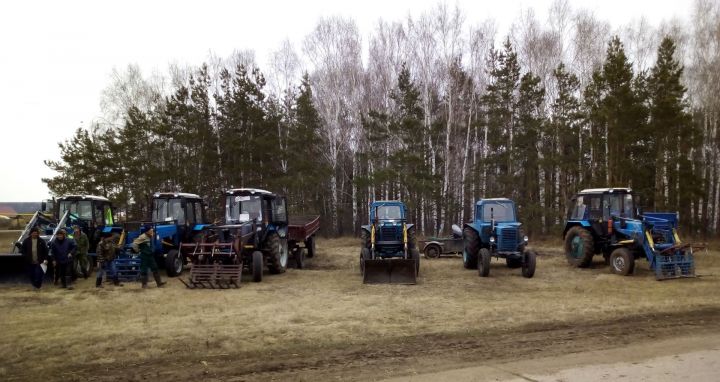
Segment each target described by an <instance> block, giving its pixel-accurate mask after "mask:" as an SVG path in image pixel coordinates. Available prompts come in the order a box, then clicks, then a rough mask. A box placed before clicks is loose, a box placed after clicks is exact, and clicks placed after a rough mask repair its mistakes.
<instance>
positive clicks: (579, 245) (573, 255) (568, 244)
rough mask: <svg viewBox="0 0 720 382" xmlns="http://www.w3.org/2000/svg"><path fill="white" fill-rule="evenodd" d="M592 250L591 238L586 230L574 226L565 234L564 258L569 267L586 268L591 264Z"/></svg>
mask: <svg viewBox="0 0 720 382" xmlns="http://www.w3.org/2000/svg"><path fill="white" fill-rule="evenodd" d="M594 250H595V248H594V245H593V238H592V235H591V234H590V232H588V230H586V229H584V228H582V227H578V226H576V227H572V228H570V230H569V231H568V232H567V234H565V257H566V258H567V260H568V263H570V265H573V266H576V267H578V268H587V267H588V266H590V263H592V258H593V252H594Z"/></svg>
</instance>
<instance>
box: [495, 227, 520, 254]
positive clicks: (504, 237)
mask: <svg viewBox="0 0 720 382" xmlns="http://www.w3.org/2000/svg"><path fill="white" fill-rule="evenodd" d="M517 244H518V230H517V229H516V228H502V229H501V231H500V234H499V235H498V251H501V252H514V251H515V250H516V249H517Z"/></svg>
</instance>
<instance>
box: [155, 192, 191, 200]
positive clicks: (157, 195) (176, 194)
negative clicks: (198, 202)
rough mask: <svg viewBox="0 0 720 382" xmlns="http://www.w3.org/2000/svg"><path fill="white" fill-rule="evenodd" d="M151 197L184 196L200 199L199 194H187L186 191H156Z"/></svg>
mask: <svg viewBox="0 0 720 382" xmlns="http://www.w3.org/2000/svg"><path fill="white" fill-rule="evenodd" d="M153 198H185V199H202V198H201V197H200V195H197V194H188V193H186V192H156V193H154V194H153Z"/></svg>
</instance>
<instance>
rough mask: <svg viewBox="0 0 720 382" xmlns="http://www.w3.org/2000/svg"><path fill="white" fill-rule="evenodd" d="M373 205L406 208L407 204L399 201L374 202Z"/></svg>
mask: <svg viewBox="0 0 720 382" xmlns="http://www.w3.org/2000/svg"><path fill="white" fill-rule="evenodd" d="M372 204H376V205H383V206H404V205H405V204H404V203H403V202H401V201H399V200H373V201H372Z"/></svg>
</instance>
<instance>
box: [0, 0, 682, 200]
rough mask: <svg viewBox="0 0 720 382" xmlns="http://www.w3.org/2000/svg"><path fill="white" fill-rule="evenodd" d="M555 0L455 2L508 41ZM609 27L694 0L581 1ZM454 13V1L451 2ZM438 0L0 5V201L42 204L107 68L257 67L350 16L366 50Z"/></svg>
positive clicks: (666, 14) (92, 112) (663, 14)
mask: <svg viewBox="0 0 720 382" xmlns="http://www.w3.org/2000/svg"><path fill="white" fill-rule="evenodd" d="M551 2H552V1H551V0H538V1H528V0H526V1H519V0H503V1H497V0H494V1H487V0H475V1H472V0H467V1H466V0H460V1H457V4H458V5H459V6H460V8H461V9H462V10H464V11H465V16H466V24H467V25H472V24H477V23H479V22H481V21H483V20H485V19H488V18H493V19H495V20H496V25H497V27H498V33H499V35H501V36H502V35H505V34H507V33H508V32H509V27H510V24H511V23H512V22H513V20H514V19H515V18H516V17H517V16H518V15H519V13H520V10H521V9H525V8H529V7H533V8H534V9H535V12H536V15H537V16H538V18H539V19H540V20H541V21H544V20H545V19H546V15H547V9H548V8H549V5H550V4H551ZM570 2H571V6H572V7H573V8H574V9H577V8H585V9H589V10H592V11H594V12H595V14H596V15H597V16H598V17H599V18H601V19H605V20H608V21H610V22H611V24H612V25H613V26H614V27H617V26H619V25H622V24H625V23H628V22H630V21H632V20H634V19H637V18H640V17H641V16H645V17H646V18H647V19H648V20H649V21H650V22H651V23H652V24H654V25H657V24H658V23H659V22H660V21H661V20H663V19H670V18H672V17H674V16H677V17H680V18H682V19H687V18H688V17H689V14H690V12H691V9H692V4H693V2H692V1H689V0H675V1H673V0H655V1H653V0H647V1H640V0H604V1H602V0H594V1H593V0H576V1H572V0H571V1H570ZM448 3H449V4H451V5H452V4H455V2H453V1H448ZM437 4H438V1H437V0H400V1H397V0H356V1H342V0H318V1H311V0H306V1H277V0H264V1H262V0H260V1H215V0H213V1H209V0H206V1H150V0H146V1H136V0H124V1H118V0H115V1H69V0H65V1H28V0H25V1H21V0H10V1H7V2H2V4H0V131H1V132H2V135H0V136H1V137H2V143H1V144H0V148H1V149H0V153H2V154H1V155H2V156H1V157H0V159H2V161H1V162H0V201H3V202H11V201H29V202H35V201H39V200H41V199H44V198H47V197H48V196H49V194H48V190H47V187H45V185H44V184H43V183H42V182H41V181H40V179H41V178H42V177H50V176H52V172H51V171H50V170H49V169H47V167H46V166H45V165H44V164H43V160H44V159H58V158H59V149H58V147H57V142H59V141H62V140H65V139H66V138H68V137H70V136H72V134H73V133H74V131H75V129H77V128H78V127H80V126H88V125H89V122H90V121H92V120H93V119H96V118H99V117H100V107H99V101H100V94H101V91H102V90H103V89H104V88H105V87H106V86H107V85H108V84H109V83H110V73H111V71H112V69H113V67H117V68H124V67H126V66H127V65H128V64H131V63H137V64H139V65H140V67H141V68H142V70H143V73H145V74H146V75H147V74H150V73H151V72H153V71H158V72H161V73H166V72H167V65H168V63H170V62H177V63H181V64H191V65H198V64H200V63H202V62H203V60H205V59H207V57H208V54H209V52H210V51H213V52H214V53H215V54H216V55H218V56H220V57H227V56H229V55H230V54H231V53H232V52H233V51H234V50H244V49H252V50H254V51H255V53H256V55H255V56H256V60H257V62H258V64H259V65H260V67H261V69H263V70H264V71H266V70H267V65H266V62H267V57H268V56H269V54H270V53H271V52H272V51H274V50H276V49H277V48H278V47H279V46H280V43H281V42H282V41H283V40H285V39H287V38H289V39H290V41H292V42H293V43H294V44H295V45H296V48H298V47H299V46H300V43H301V41H302V40H303V38H304V37H305V36H306V35H307V34H308V33H309V32H310V31H311V30H312V29H313V27H314V26H315V23H316V21H317V20H318V18H319V17H321V16H332V15H342V16H346V17H352V18H353V19H355V21H356V22H357V24H358V27H359V29H360V32H361V34H362V36H363V40H364V42H367V40H368V36H369V35H370V34H371V32H372V30H373V29H374V26H375V24H376V22H377V20H378V19H380V18H382V19H384V20H387V21H395V20H400V19H404V18H405V17H406V16H407V15H408V14H411V15H413V16H414V17H415V16H417V15H419V14H420V13H422V12H424V11H426V10H428V9H430V8H432V7H433V6H435V5H437Z"/></svg>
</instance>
